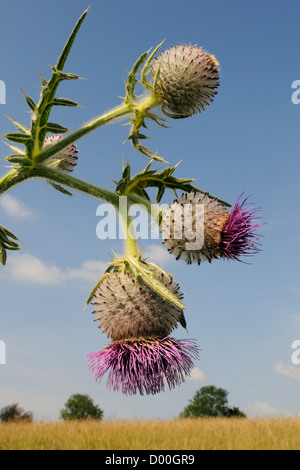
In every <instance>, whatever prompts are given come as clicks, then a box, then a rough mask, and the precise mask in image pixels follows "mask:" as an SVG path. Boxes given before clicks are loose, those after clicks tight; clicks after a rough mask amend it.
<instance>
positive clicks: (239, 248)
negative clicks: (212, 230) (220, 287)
mask: <svg viewBox="0 0 300 470" xmlns="http://www.w3.org/2000/svg"><path fill="white" fill-rule="evenodd" d="M242 196H243V195H242V194H241V196H240V197H239V198H238V200H237V201H236V203H235V205H234V207H233V209H232V211H231V213H230V216H229V218H228V220H227V222H226V224H225V226H224V228H223V230H222V235H221V244H220V256H221V257H223V258H227V259H235V260H237V261H241V260H240V257H241V256H249V255H254V254H256V253H259V252H260V251H261V250H260V248H259V247H258V243H257V241H258V239H259V236H258V235H257V234H256V233H255V231H256V230H257V229H258V228H259V227H260V226H261V225H262V224H261V223H259V222H258V220H257V219H256V218H255V217H256V214H257V209H255V208H254V207H253V205H252V204H246V201H247V199H248V198H246V199H244V200H243V201H242V202H240V201H241V198H242ZM251 206H252V207H251Z"/></svg>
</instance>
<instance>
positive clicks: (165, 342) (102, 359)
mask: <svg viewBox="0 0 300 470" xmlns="http://www.w3.org/2000/svg"><path fill="white" fill-rule="evenodd" d="M198 357H199V349H198V347H197V346H196V344H195V343H194V341H193V340H176V339H174V338H170V337H166V338H162V339H159V338H148V339H143V338H139V339H137V340H130V341H129V340H128V341H116V342H113V343H111V344H110V345H108V346H107V347H106V348H105V349H104V350H102V351H99V352H95V353H91V354H89V355H88V359H87V362H88V367H89V370H90V373H91V374H93V375H94V378H95V381H96V382H100V381H101V380H102V379H103V377H104V375H105V374H106V372H107V371H108V370H110V372H109V376H108V380H107V387H108V388H109V389H110V390H114V391H122V393H124V394H126V395H135V394H136V393H137V392H139V393H140V394H141V395H144V393H146V395H150V394H152V395H154V394H156V393H159V392H162V391H164V389H165V381H166V382H167V384H168V386H169V389H170V390H171V389H172V388H175V387H176V386H177V385H180V384H181V383H182V382H184V380H185V376H189V375H190V373H191V370H192V369H193V367H194V364H193V361H192V359H198Z"/></svg>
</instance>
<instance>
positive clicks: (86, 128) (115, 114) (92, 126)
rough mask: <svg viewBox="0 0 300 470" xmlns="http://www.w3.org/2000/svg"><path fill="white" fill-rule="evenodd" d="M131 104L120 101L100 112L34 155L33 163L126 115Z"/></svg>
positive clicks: (39, 161)
mask: <svg viewBox="0 0 300 470" xmlns="http://www.w3.org/2000/svg"><path fill="white" fill-rule="evenodd" d="M132 109H133V106H132V104H124V103H122V104H121V105H120V106H118V107H117V108H114V109H112V110H110V111H108V112H107V113H105V114H102V115H101V116H99V117H98V118H96V119H94V120H93V121H90V122H88V123H87V124H85V125H83V126H82V127H81V128H80V129H78V130H77V131H75V132H72V133H71V134H69V135H67V136H66V137H65V138H64V139H62V140H61V141H60V142H57V143H56V144H55V145H52V146H51V147H48V148H47V149H46V150H44V151H43V152H41V153H40V154H39V155H36V157H35V162H34V165H35V166H37V164H38V163H41V162H44V161H45V160H47V159H48V158H49V157H52V156H53V155H55V154H56V153H58V152H60V151H61V150H63V149H64V148H66V147H67V146H68V145H70V144H72V143H73V142H75V141H76V140H79V139H81V138H82V137H84V136H86V135H87V134H89V133H90V132H92V131H94V130H96V129H97V128H98V127H101V126H103V125H104V124H107V123H109V122H111V121H114V120H116V119H118V118H120V117H123V116H126V115H127V114H130V113H131V112H132Z"/></svg>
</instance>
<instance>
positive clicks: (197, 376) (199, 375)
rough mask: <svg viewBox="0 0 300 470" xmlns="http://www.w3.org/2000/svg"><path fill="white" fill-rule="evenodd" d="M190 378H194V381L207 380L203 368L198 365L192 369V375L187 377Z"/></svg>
mask: <svg viewBox="0 0 300 470" xmlns="http://www.w3.org/2000/svg"><path fill="white" fill-rule="evenodd" d="M187 379H188V380H193V381H194V382H203V381H204V380H205V375H204V373H203V372H202V370H200V369H198V367H194V368H193V369H192V371H191V376H190V377H187Z"/></svg>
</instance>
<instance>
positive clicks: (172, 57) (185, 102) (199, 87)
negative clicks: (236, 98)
mask: <svg viewBox="0 0 300 470" xmlns="http://www.w3.org/2000/svg"><path fill="white" fill-rule="evenodd" d="M151 75H152V80H153V82H154V92H155V93H156V95H158V96H159V97H160V100H161V102H162V103H163V105H162V110H163V111H164V112H165V114H167V115H170V116H171V117H175V118H185V117H188V116H191V115H193V114H196V113H198V112H200V111H202V110H203V109H204V108H205V107H206V106H208V105H209V104H210V103H211V101H212V100H213V98H214V96H215V95H216V93H217V91H216V89H217V88H218V86H219V63H218V61H217V60H216V58H215V56H213V55H210V54H208V53H207V52H206V51H205V50H204V49H202V48H201V47H196V46H191V45H189V44H188V45H185V44H182V45H177V46H174V47H170V48H169V49H167V50H165V51H163V52H162V53H161V54H160V55H159V56H158V57H157V59H156V60H155V61H154V62H153V64H152V70H151ZM172 113H173V114H172Z"/></svg>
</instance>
